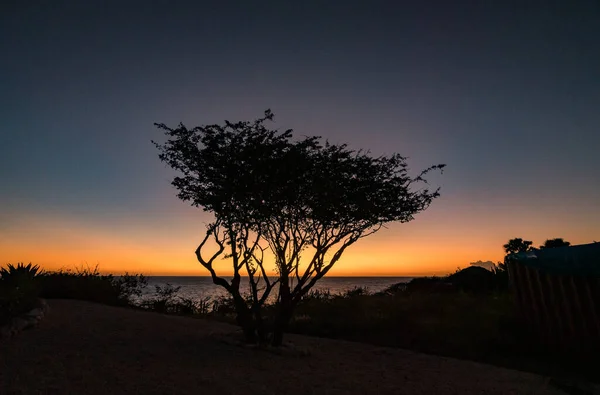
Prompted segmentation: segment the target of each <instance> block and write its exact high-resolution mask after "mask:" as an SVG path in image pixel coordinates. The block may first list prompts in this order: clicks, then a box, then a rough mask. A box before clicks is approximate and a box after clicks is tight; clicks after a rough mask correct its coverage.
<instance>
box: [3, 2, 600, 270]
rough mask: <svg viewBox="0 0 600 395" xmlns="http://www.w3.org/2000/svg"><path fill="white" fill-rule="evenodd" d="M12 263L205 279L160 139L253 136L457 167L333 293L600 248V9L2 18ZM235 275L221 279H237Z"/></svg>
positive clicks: (396, 8)
mask: <svg viewBox="0 0 600 395" xmlns="http://www.w3.org/2000/svg"><path fill="white" fill-rule="evenodd" d="M0 51H1V52H0V53H1V56H0V119H1V120H2V122H1V123H0V138H1V140H0V141H1V144H0V265H3V264H6V263H13V264H14V263H17V262H21V261H22V262H25V263H27V262H33V263H34V264H39V265H41V266H42V267H43V268H46V269H57V268H61V267H63V268H66V267H81V266H91V267H94V266H96V265H98V267H99V269H100V270H101V271H103V272H112V273H122V272H124V271H129V272H136V273H145V274H149V275H152V274H162V275H164V274H170V275H206V274H207V273H206V272H205V271H204V269H203V268H202V267H201V266H200V265H199V263H198V262H197V261H196V258H195V256H194V250H195V248H196V246H197V244H198V243H199V241H200V238H201V236H202V234H203V232H204V229H205V225H206V223H208V222H209V221H210V220H211V218H210V216H209V215H207V214H206V213H203V212H202V211H201V210H199V209H197V208H193V207H190V206H189V205H188V204H187V203H184V202H181V201H179V200H178V199H177V197H176V196H175V194H176V191H175V189H174V188H173V187H172V186H171V185H170V181H171V179H172V177H173V175H174V173H173V172H172V171H171V170H170V169H168V168H167V167H166V166H165V164H163V163H161V162H160V161H159V159H158V156H157V150H156V148H155V147H154V146H153V145H152V144H151V142H150V140H151V139H155V140H159V141H164V138H163V135H162V134H161V132H160V131H159V130H157V129H156V128H155V127H154V126H153V123H154V122H161V123H166V124H167V125H172V126H175V125H176V124H177V123H179V122H184V123H185V124H186V125H188V126H196V125H202V124H208V123H219V122H222V121H223V120H225V119H228V120H231V121H237V120H252V119H255V118H257V117H258V116H260V115H262V114H263V111H264V110H265V109H267V108H270V109H272V111H273V112H274V114H275V123H274V127H276V128H281V129H286V128H293V129H294V130H295V131H296V133H297V135H320V136H323V137H324V138H327V139H329V140H330V141H333V142H336V143H341V142H346V143H348V144H349V145H350V147H351V148H356V149H358V148H364V149H369V150H370V151H371V152H372V153H373V154H374V155H379V154H392V153H394V152H398V153H400V154H402V155H404V156H407V157H409V159H408V163H409V166H410V168H411V169H412V170H411V172H412V173H413V174H416V173H418V172H419V170H421V169H423V168H425V167H427V166H429V165H433V164H437V163H445V164H447V169H446V170H445V171H444V174H443V175H439V176H434V177H432V179H431V182H432V183H433V185H435V186H440V187H441V197H440V198H439V199H437V200H435V201H434V202H433V204H432V205H431V207H430V208H429V209H428V210H426V211H425V212H423V213H421V214H418V215H417V216H416V218H415V220H414V221H413V222H410V223H407V224H390V225H389V226H388V227H387V228H386V229H382V230H381V231H380V232H378V233H377V234H375V235H373V236H370V237H368V238H365V239H363V240H360V241H359V242H358V243H356V244H355V245H354V246H352V247H351V248H349V249H348V250H347V252H346V253H345V255H344V257H343V258H342V260H341V261H340V262H339V263H338V264H337V266H336V267H335V268H334V269H333V270H332V271H331V272H330V274H331V275H339V276H346V275H348V276H362V275H398V276H413V275H432V274H446V273H449V272H453V271H455V270H456V268H457V267H466V266H468V265H469V263H470V262H473V261H478V260H482V261H488V260H491V261H499V260H502V258H503V250H502V245H503V244H504V243H505V242H506V241H507V240H508V239H510V238H514V237H522V238H525V239H528V240H533V242H534V245H539V244H542V243H543V242H544V241H545V240H546V239H548V238H554V237H562V238H564V239H566V240H568V241H570V242H571V243H572V244H584V243H590V242H592V241H594V240H600V173H599V169H600V155H598V150H599V148H600V111H599V110H598V109H599V108H600V3H599V2H598V1H595V0H589V1H586V0H579V1H556V2H536V1H532V2H522V1H499V0H498V1H485V2H484V1H458V2H449V1H428V2H426V1H414V2H412V1H368V2H367V1H334V0H330V1H326V2H325V1H302V2H285V1H255V2H254V1H253V2H248V1H237V2H235V1H214V2H208V1H194V2H192V1H189V2H187V1H168V2H167V1H153V2H147V1H135V0H130V1H126V2H125V1H86V2H82V1H72V2H66V1H52V2H49V1H17V0H12V1H8V2H2V5H0ZM226 263H227V262H221V263H219V269H220V270H224V271H226V270H227V265H226Z"/></svg>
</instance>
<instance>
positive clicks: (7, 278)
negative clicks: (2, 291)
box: [0, 262, 40, 285]
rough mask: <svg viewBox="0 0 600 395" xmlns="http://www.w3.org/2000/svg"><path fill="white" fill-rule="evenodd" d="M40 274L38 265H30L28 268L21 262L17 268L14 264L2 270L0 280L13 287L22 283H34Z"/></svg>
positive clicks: (0, 269)
mask: <svg viewBox="0 0 600 395" xmlns="http://www.w3.org/2000/svg"><path fill="white" fill-rule="evenodd" d="M39 272H40V267H39V266H38V265H35V266H33V265H32V264H31V263H29V264H28V265H27V266H26V265H25V264H24V263H22V262H19V263H17V266H14V265H12V264H10V263H9V264H8V265H6V268H0V280H1V281H2V282H5V283H9V284H12V285H18V284H19V283H22V282H30V281H32V280H33V279H34V278H35V277H36V276H37V275H38V274H39Z"/></svg>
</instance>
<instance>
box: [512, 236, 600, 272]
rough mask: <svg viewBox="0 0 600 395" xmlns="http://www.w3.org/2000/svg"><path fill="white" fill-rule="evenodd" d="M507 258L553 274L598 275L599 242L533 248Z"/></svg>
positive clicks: (599, 261) (599, 262)
mask: <svg viewBox="0 0 600 395" xmlns="http://www.w3.org/2000/svg"><path fill="white" fill-rule="evenodd" d="M509 259H514V260H515V261H517V262H518V263H521V264H523V265H527V266H530V267H534V268H536V269H540V270H543V271H545V272H548V273H553V274H571V275H581V276H598V277H600V243H592V244H581V245H576V246H569V247H556V248H544V249H534V250H533V251H529V252H522V253H518V254H511V255H510V256H509Z"/></svg>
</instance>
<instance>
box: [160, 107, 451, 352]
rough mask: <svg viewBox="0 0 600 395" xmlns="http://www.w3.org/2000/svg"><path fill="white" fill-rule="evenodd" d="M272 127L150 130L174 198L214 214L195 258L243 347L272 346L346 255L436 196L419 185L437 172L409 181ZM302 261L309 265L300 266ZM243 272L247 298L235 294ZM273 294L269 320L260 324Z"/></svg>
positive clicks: (382, 162) (397, 170) (398, 162)
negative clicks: (231, 309) (227, 274)
mask: <svg viewBox="0 0 600 395" xmlns="http://www.w3.org/2000/svg"><path fill="white" fill-rule="evenodd" d="M272 119H273V114H272V113H271V111H270V110H268V111H266V112H265V115H264V117H262V118H260V119H257V120H256V121H254V122H237V123H231V122H229V121H225V125H206V126H199V127H195V128H192V129H188V128H186V127H185V126H184V125H183V124H180V125H179V126H178V127H176V128H170V127H168V126H166V125H164V124H156V126H157V127H158V128H160V129H162V130H164V132H165V135H166V136H167V137H168V140H167V141H166V142H165V143H164V144H158V143H156V142H155V143H154V144H155V145H156V147H157V148H158V149H159V152H160V154H159V157H160V159H161V160H162V161H164V162H165V163H167V164H168V165H169V166H170V167H172V168H173V169H175V170H177V171H179V172H180V174H181V175H180V176H177V177H175V178H174V180H173V182H172V184H173V186H175V187H176V188H177V190H178V197H179V198H180V199H182V200H184V201H188V202H190V203H191V204H192V205H193V206H196V207H202V209H203V210H204V211H207V212H209V213H211V214H213V215H214V221H213V222H212V223H211V224H209V225H208V227H207V232H206V236H205V237H204V239H203V240H202V241H201V243H200V245H199V246H198V248H197V249H196V256H197V259H198V261H199V262H200V263H201V264H202V266H203V267H204V268H206V269H207V270H208V271H209V273H210V275H211V277H212V279H213V282H214V283H215V284H217V285H219V286H222V287H223V288H224V289H225V290H226V291H227V292H228V293H229V294H230V295H231V296H232V298H233V302H234V305H235V310H236V316H237V322H238V324H239V325H240V326H241V327H242V329H243V332H244V336H245V339H246V341H247V342H250V343H256V342H258V343H270V344H272V345H275V346H278V345H280V344H281V341H282V338H283V333H284V331H285V329H286V327H287V324H288V322H289V321H290V319H291V318H292V314H293V311H294V308H295V307H296V306H297V305H298V303H299V302H300V301H301V300H302V298H303V297H304V296H305V295H306V294H307V293H308V292H309V291H310V290H311V288H312V287H313V286H314V285H315V283H316V282H317V281H319V280H320V279H321V278H322V277H323V276H325V275H326V274H327V273H328V272H329V270H330V269H331V268H332V267H333V265H334V264H335V263H336V262H337V261H339V259H340V258H341V256H342V254H343V252H344V251H345V250H346V248H347V247H348V246H350V245H352V244H353V243H355V242H356V241H358V240H359V239H360V238H362V237H366V236H368V235H370V234H373V233H375V232H377V231H378V230H379V229H380V228H381V227H382V226H383V225H384V224H385V223H388V222H396V221H398V222H408V221H411V220H412V219H413V218H414V215H415V214H417V213H419V212H421V211H423V210H425V209H427V207H429V205H430V204H431V202H432V201H433V199H435V198H436V197H438V196H439V192H438V190H434V191H430V190H429V189H428V188H426V187H425V188H423V187H422V184H426V180H425V179H424V177H425V175H426V174H427V173H429V172H430V171H432V170H441V169H443V167H444V165H436V166H432V167H429V168H427V169H425V170H423V171H422V172H421V173H420V174H419V175H418V176H417V177H414V178H413V177H410V176H409V175H408V168H407V164H406V158H404V157H402V156H400V155H399V154H393V155H391V156H380V157H372V156H370V155H369V153H368V152H364V151H353V150H350V149H348V147H347V146H346V145H336V144H331V143H329V142H325V143H324V144H322V143H321V142H320V140H321V139H320V137H316V136H315V137H304V138H302V139H298V140H293V138H292V131H291V130H287V131H284V132H279V131H277V130H270V129H268V128H267V127H266V122H267V121H271V120H272ZM209 240H212V241H213V242H214V243H215V244H216V247H217V251H216V252H214V249H212V250H210V248H209V250H210V251H211V252H210V253H209V256H208V257H206V256H204V255H203V254H206V253H207V252H206V249H207V246H206V243H207V242H208V241H209ZM211 247H212V246H211ZM265 253H267V254H271V255H272V256H273V257H274V260H275V266H276V271H277V276H276V278H270V277H269V276H268V275H267V268H265V265H264V263H265ZM301 256H305V257H308V261H307V262H305V264H304V265H301V264H300V263H301V262H300V261H301ZM217 258H229V259H230V262H231V264H232V269H233V278H232V279H231V281H227V280H226V279H225V278H224V277H221V276H219V275H218V274H217V273H216V271H215V269H214V267H213V262H214V261H215V259H217ZM242 273H244V274H245V275H247V278H248V281H249V286H250V289H251V293H250V295H249V298H244V297H243V296H242V295H241V293H240V281H241V275H242ZM275 289H276V292H277V302H276V308H275V313H274V314H273V315H271V317H270V319H266V317H265V316H264V313H265V312H264V309H265V306H266V303H267V301H268V300H269V296H270V294H271V292H272V291H274V290H275Z"/></svg>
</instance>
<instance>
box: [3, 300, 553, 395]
mask: <svg viewBox="0 0 600 395" xmlns="http://www.w3.org/2000/svg"><path fill="white" fill-rule="evenodd" d="M49 304H50V309H51V310H50V313H49V314H48V315H47V317H46V318H45V319H44V320H43V321H42V322H41V323H40V325H39V327H37V328H34V329H31V330H28V331H25V332H23V333H21V334H19V335H17V336H16V337H14V338H12V339H9V340H8V341H3V342H2V343H0V394H2V395H9V394H10V395H12V394H57V395H67V394H74V395H75V394H76V395H84V394H99V395H100V394H101V395H117V394H144V395H145V394H165V395H166V394H173V395H175V394H176V395H180V394H181V395H185V394H239V393H244V394H331V395H333V394H351V393H352V394H461V395H462V394H519V395H525V394H564V393H563V392H561V391H558V390H556V389H554V388H551V387H549V386H548V385H547V380H545V379H544V378H542V377H540V376H536V375H533V374H529V373H522V372H516V371H512V370H508V369H501V368H496V367H492V366H487V365H483V364H478V363H474V362H468V361H460V360H455V359H451V358H442V357H436V356H429V355H424V354H417V353H413V352H409V351H404V350H397V349H391V348H383V347H374V346H369V345H362V344H356V343H350V342H343V341H335V340H326V339H316V338H309V337H303V336H289V337H288V339H289V340H291V341H292V342H293V343H294V344H295V345H296V346H297V347H298V348H299V349H300V348H306V349H308V350H310V352H311V353H310V355H308V356H298V355H290V354H284V355H276V354H273V353H270V352H266V351H257V350H252V349H247V348H243V347H240V346H235V345H230V344H226V343H223V342H220V341H218V340H217V337H215V335H214V334H219V333H228V332H229V333H231V332H234V331H235V330H236V328H235V327H232V326H229V325H226V324H220V323H216V322H212V321H204V320H196V319H190V318H184V317H174V316H163V315H159V314H155V313H147V312H142V311H133V310H129V309H122V308H114V307H108V306H103V305H97V304H92V303H87V302H81V301H65V300H51V301H49Z"/></svg>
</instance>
